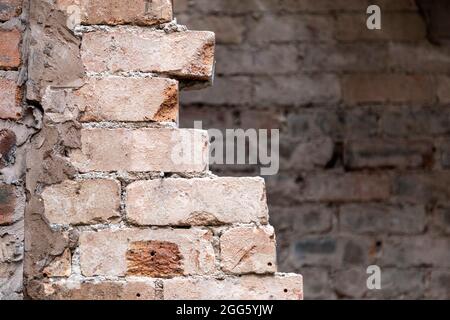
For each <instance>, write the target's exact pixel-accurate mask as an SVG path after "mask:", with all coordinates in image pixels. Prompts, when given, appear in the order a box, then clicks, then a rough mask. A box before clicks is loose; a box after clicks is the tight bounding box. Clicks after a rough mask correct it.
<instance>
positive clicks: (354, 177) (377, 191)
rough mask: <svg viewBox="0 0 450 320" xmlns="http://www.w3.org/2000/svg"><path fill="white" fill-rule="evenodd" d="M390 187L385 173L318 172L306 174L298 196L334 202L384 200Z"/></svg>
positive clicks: (304, 198) (305, 198)
mask: <svg viewBox="0 0 450 320" xmlns="http://www.w3.org/2000/svg"><path fill="white" fill-rule="evenodd" d="M390 189H391V185H390V179H389V177H388V176H386V175H383V174H381V175H379V174H363V173H346V174H337V173H329V174H328V173H316V174H309V175H306V176H305V177H304V178H303V180H302V181H301V182H300V192H299V194H298V198H299V199H302V200H307V201H334V202H345V201H358V202H359V201H370V200H384V199H387V198H388V197H389V195H390Z"/></svg>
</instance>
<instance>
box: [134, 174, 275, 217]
mask: <svg viewBox="0 0 450 320" xmlns="http://www.w3.org/2000/svg"><path fill="white" fill-rule="evenodd" d="M126 207H127V218H128V219H129V220H130V221H131V222H132V223H135V224H139V225H158V226H165V225H220V224H230V223H250V222H257V223H267V221H268V212H267V205H266V195H265V186H264V180H263V179H261V178H214V179H164V180H147V181H138V182H135V183H132V184H130V185H129V186H128V187H127V199H126Z"/></svg>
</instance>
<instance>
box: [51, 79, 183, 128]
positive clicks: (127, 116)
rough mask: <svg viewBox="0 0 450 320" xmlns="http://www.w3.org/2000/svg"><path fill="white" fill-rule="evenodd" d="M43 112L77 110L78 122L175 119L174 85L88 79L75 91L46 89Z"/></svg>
mask: <svg viewBox="0 0 450 320" xmlns="http://www.w3.org/2000/svg"><path fill="white" fill-rule="evenodd" d="M43 106H44V109H45V111H46V112H47V113H49V112H56V113H63V112H64V111H65V110H75V112H77V111H79V112H80V114H81V116H80V121H82V122H90V121H134V122H137V121H159V122H161V121H171V122H176V121H177V118H178V83H177V81H175V80H170V79H163V78H128V77H126V78H125V77H107V78H88V80H87V81H86V83H85V84H84V85H83V86H82V87H81V88H80V89H76V90H70V89H66V90H56V89H55V90H52V89H49V90H47V92H46V95H45V96H44V103H43Z"/></svg>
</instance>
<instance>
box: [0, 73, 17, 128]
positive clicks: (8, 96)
mask: <svg viewBox="0 0 450 320" xmlns="http://www.w3.org/2000/svg"><path fill="white" fill-rule="evenodd" d="M0 99H1V102H0V119H12V120H17V119H19V118H20V116H21V115H22V107H21V105H20V103H21V101H22V91H21V89H20V87H19V86H18V85H17V84H16V81H15V80H12V79H8V78H6V79H3V78H0Z"/></svg>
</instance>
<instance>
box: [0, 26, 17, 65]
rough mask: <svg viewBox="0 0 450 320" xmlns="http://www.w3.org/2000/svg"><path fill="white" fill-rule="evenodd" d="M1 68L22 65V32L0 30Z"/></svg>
mask: <svg viewBox="0 0 450 320" xmlns="http://www.w3.org/2000/svg"><path fill="white" fill-rule="evenodd" d="M0 39H1V40H0V68H3V69H14V68H18V67H19V65H20V50H19V44H20V32H19V31H18V30H11V31H5V30H2V31H0Z"/></svg>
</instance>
